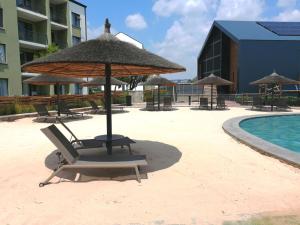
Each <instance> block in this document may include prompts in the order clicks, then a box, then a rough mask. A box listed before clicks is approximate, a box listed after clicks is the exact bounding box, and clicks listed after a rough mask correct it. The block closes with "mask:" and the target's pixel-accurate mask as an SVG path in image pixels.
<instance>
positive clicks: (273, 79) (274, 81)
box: [250, 70, 300, 111]
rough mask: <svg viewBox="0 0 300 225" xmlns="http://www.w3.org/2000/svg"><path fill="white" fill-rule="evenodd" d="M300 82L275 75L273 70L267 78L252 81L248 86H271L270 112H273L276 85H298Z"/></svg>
mask: <svg viewBox="0 0 300 225" xmlns="http://www.w3.org/2000/svg"><path fill="white" fill-rule="evenodd" d="M299 83H300V82H299V81H297V80H293V79H290V78H287V77H285V76H281V75H279V74H278V73H276V71H275V70H274V72H273V73H272V74H270V75H268V76H265V77H263V78H261V79H259V80H256V81H253V82H251V83H250V84H251V85H271V86H272V87H271V88H272V89H271V111H273V108H274V104H273V100H274V88H275V86H276V85H279V86H282V85H288V84H295V85H297V84H299Z"/></svg>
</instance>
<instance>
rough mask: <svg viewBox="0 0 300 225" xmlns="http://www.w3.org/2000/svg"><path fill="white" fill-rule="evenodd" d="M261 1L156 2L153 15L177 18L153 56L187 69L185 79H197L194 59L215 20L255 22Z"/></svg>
mask: <svg viewBox="0 0 300 225" xmlns="http://www.w3.org/2000/svg"><path fill="white" fill-rule="evenodd" d="M263 7H264V1H263V0H156V1H155V3H154V5H153V8H152V10H153V12H154V13H155V14H156V15H157V16H160V17H171V16H177V17H178V19H176V20H175V21H174V22H173V24H172V25H171V26H170V27H169V29H168V30H167V32H166V35H165V37H164V39H163V40H162V41H161V42H159V43H155V45H154V48H155V51H156V53H157V54H159V55H161V56H163V57H166V58H168V59H170V60H172V61H174V62H177V63H179V64H181V65H183V66H185V67H186V68H187V72H186V75H185V76H182V77H188V78H191V77H195V76H196V75H197V57H198V54H199V52H200V49H201V47H202V45H203V43H204V41H205V39H206V37H207V34H208V32H209V29H210V27H211V25H212V22H213V20H214V19H215V18H218V19H245V20H246V19H259V18H260V17H261V16H262V13H263Z"/></svg>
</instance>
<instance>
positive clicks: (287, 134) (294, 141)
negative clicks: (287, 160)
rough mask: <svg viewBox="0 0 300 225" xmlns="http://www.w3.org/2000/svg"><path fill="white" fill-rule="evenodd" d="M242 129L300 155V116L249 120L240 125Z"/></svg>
mask: <svg viewBox="0 0 300 225" xmlns="http://www.w3.org/2000/svg"><path fill="white" fill-rule="evenodd" d="M240 127H241V128H242V129H244V130H245V131H247V132H249V133H251V134H253V135H255V136H257V137H259V138H262V139H264V140H266V141H268V142H271V143H273V144H276V145H279V146H281V147H284V148H287V149H289V150H291V151H294V152H298V153H300V115H291V116H271V117H258V118H253V119H247V120H244V121H242V122H241V123H240Z"/></svg>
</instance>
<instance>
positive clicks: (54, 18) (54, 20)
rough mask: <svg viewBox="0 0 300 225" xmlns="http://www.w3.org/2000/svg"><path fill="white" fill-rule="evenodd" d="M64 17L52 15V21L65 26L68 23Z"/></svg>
mask: <svg viewBox="0 0 300 225" xmlns="http://www.w3.org/2000/svg"><path fill="white" fill-rule="evenodd" d="M63 16H64V15H61V17H60V16H54V15H51V21H52V22H55V23H59V24H63V25H66V24H67V23H66V21H65V20H64V19H63V18H62V17H63Z"/></svg>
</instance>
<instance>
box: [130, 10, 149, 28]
mask: <svg viewBox="0 0 300 225" xmlns="http://www.w3.org/2000/svg"><path fill="white" fill-rule="evenodd" d="M125 24H126V26H127V27H129V28H132V29H136V30H142V29H145V28H147V22H146V21H145V19H144V17H143V16H142V15H141V14H140V13H136V14H132V15H129V16H127V17H126V19H125Z"/></svg>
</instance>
